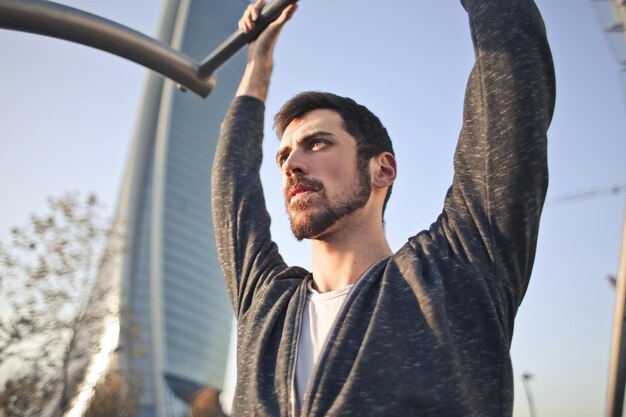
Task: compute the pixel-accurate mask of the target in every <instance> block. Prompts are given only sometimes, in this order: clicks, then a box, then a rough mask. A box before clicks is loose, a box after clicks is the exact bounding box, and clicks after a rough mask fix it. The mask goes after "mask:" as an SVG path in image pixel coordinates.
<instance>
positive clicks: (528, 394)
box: [522, 372, 537, 417]
mask: <svg viewBox="0 0 626 417" xmlns="http://www.w3.org/2000/svg"><path fill="white" fill-rule="evenodd" d="M533 377H534V375H533V374H531V373H530V372H524V373H523V374H522V383H523V384H524V391H526V398H527V399H528V408H529V409H530V417H537V415H536V414H535V400H534V399H533V394H532V392H531V391H530V380H531V379H533Z"/></svg>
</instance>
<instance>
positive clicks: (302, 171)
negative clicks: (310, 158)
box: [282, 149, 308, 177]
mask: <svg viewBox="0 0 626 417" xmlns="http://www.w3.org/2000/svg"><path fill="white" fill-rule="evenodd" d="M282 169H283V173H284V174H285V176H287V177H291V176H292V175H307V174H308V166H307V163H306V160H305V158H304V155H303V154H302V152H300V150H298V149H294V150H292V151H291V152H290V153H289V156H288V157H287V159H286V160H285V162H284V163H283V166H282Z"/></svg>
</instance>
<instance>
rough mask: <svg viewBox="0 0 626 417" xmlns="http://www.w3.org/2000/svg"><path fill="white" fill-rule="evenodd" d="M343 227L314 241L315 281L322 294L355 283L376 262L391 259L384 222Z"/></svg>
mask: <svg viewBox="0 0 626 417" xmlns="http://www.w3.org/2000/svg"><path fill="white" fill-rule="evenodd" d="M347 229H349V228H345V227H344V228H342V229H341V230H338V231H335V232H331V233H328V234H327V235H324V236H323V237H321V238H318V239H314V240H313V242H312V250H313V279H314V283H315V286H316V287H317V290H318V291H319V292H328V291H333V290H336V289H337V288H342V287H345V286H347V285H350V284H353V283H355V282H356V281H357V279H358V278H359V277H360V276H361V274H362V273H363V272H365V270H367V268H369V267H370V266H371V265H372V264H374V263H375V262H377V261H379V260H381V259H383V258H386V257H388V256H391V254H392V251H391V248H390V247H389V244H388V243H387V239H386V238H385V234H384V230H383V226H382V222H381V223H380V224H378V226H376V227H372V225H371V224H369V225H364V227H360V228H352V229H350V230H347Z"/></svg>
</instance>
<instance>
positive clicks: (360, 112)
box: [274, 91, 395, 213]
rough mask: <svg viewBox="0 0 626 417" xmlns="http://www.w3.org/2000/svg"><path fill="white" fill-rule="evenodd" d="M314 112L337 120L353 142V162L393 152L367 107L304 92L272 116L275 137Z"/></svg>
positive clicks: (379, 123)
mask: <svg viewBox="0 0 626 417" xmlns="http://www.w3.org/2000/svg"><path fill="white" fill-rule="evenodd" d="M316 109H329V110H334V111H336V112H337V113H339V115H340V116H341V118H342V120H343V127H344V129H345V130H346V132H348V133H349V134H350V135H351V136H353V137H354V139H355V140H356V152H357V154H356V156H357V162H359V163H365V162H366V161H369V160H370V159H371V158H373V157H375V156H376V155H379V154H381V153H382V152H389V153H391V154H392V155H395V153H394V152H393V145H392V144H391V138H389V134H388V133H387V129H385V126H383V124H382V123H381V122H380V119H379V118H378V117H377V116H376V115H375V114H374V113H372V112H371V111H370V110H369V109H368V108H367V107H365V106H363V105H361V104H359V103H357V102H356V101H354V100H352V99H351V98H348V97H341V96H338V95H336V94H332V93H324V92H319V91H305V92H302V93H300V94H297V95H296V96H294V97H292V98H291V99H290V100H288V101H287V102H286V103H285V104H283V106H282V107H281V109H280V110H279V111H278V113H276V115H275V116H274V128H275V129H276V134H277V135H278V137H282V136H283V133H284V132H285V129H287V126H289V123H291V122H292V121H293V120H294V119H299V118H300V117H302V116H304V115H305V114H307V113H308V112H310V111H312V110H316ZM391 188H392V185H390V186H389V188H388V189H387V195H386V196H385V202H384V204H383V213H384V212H385V208H386V207H387V201H389V197H390V196H391Z"/></svg>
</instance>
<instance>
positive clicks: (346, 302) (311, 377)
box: [291, 258, 388, 417]
mask: <svg viewBox="0 0 626 417" xmlns="http://www.w3.org/2000/svg"><path fill="white" fill-rule="evenodd" d="M387 259H388V258H384V259H381V260H380V261H378V262H376V263H374V264H373V265H371V266H370V267H369V268H367V269H366V270H365V272H363V273H362V274H361V275H360V276H359V278H357V280H356V282H355V283H354V285H353V286H352V288H350V291H349V292H348V295H347V296H346V299H345V300H344V302H343V305H342V306H341V309H340V310H339V312H338V313H337V315H336V316H335V320H334V321H333V325H332V327H331V328H330V329H331V330H330V333H329V334H328V337H327V338H326V340H325V341H324V346H323V347H322V353H321V354H320V357H319V358H318V360H317V363H316V364H315V365H314V366H313V369H312V370H311V374H310V375H309V378H308V380H307V384H306V390H305V391H304V395H303V396H302V405H301V407H300V414H299V415H298V414H296V413H295V410H296V407H295V404H296V401H297V398H294V399H293V404H294V407H293V410H294V416H295V417H303V416H304V410H305V409H306V407H307V406H308V405H309V403H310V401H309V397H310V396H311V389H312V388H313V387H312V385H313V381H314V380H315V376H316V375H317V372H318V370H319V368H320V364H321V363H323V362H324V361H325V360H326V356H327V354H328V345H329V341H330V339H331V338H333V337H334V335H335V331H336V328H337V322H338V321H339V318H340V317H341V316H343V313H344V311H345V310H346V308H347V306H348V305H349V304H350V302H351V301H352V299H353V298H354V294H356V292H357V291H356V289H357V287H358V286H359V285H362V284H361V283H362V282H363V281H365V279H364V278H365V276H366V275H367V274H368V273H369V272H370V271H372V270H373V269H374V268H375V267H376V266H378V265H379V264H381V263H382V262H383V261H385V260H387ZM305 285H308V283H305ZM304 294H305V302H306V292H305V293H304ZM302 312H304V306H303V307H302ZM303 317H304V314H302V313H301V314H300V319H299V322H298V329H297V331H298V336H297V337H296V356H295V358H294V361H293V369H292V373H291V393H292V394H291V395H292V396H295V397H297V393H296V381H295V379H296V372H295V367H296V364H297V363H298V354H299V353H300V352H299V350H300V332H301V330H302V320H303Z"/></svg>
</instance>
